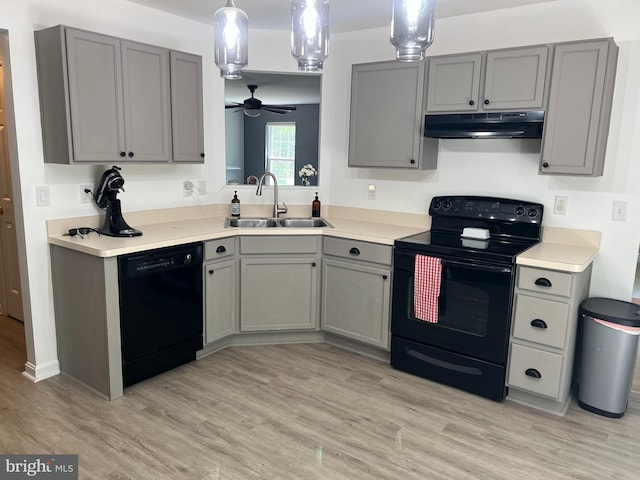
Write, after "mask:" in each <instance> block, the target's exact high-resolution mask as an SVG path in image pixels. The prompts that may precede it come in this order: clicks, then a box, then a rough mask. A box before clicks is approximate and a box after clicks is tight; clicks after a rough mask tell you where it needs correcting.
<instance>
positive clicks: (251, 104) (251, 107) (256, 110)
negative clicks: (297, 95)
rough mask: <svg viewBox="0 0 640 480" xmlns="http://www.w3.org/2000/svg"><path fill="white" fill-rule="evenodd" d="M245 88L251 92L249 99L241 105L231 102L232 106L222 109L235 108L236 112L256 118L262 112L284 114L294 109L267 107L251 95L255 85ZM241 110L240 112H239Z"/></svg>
mask: <svg viewBox="0 0 640 480" xmlns="http://www.w3.org/2000/svg"><path fill="white" fill-rule="evenodd" d="M247 88H248V89H249V91H250V92H251V98H247V99H245V100H244V102H242V103H238V102H233V103H234V105H225V106H224V108H237V109H238V110H237V111H238V112H239V111H242V112H244V114H245V115H246V116H247V117H257V116H259V115H260V114H261V113H262V110H265V111H267V112H272V113H279V114H284V113H287V112H292V111H294V110H295V109H296V107H295V105H267V104H264V103H262V102H261V101H260V100H258V99H257V98H255V97H254V96H253V94H254V93H255V91H256V89H257V88H258V86H257V85H247ZM240 109H241V110H240Z"/></svg>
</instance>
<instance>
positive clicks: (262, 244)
mask: <svg viewBox="0 0 640 480" xmlns="http://www.w3.org/2000/svg"><path fill="white" fill-rule="evenodd" d="M240 253H241V254H243V255H244V254H252V253H258V254H261V253H264V254H271V253H273V254H296V253H312V254H314V255H315V254H317V253H318V237H316V236H299V237H296V236H286V235H284V236H266V235H265V236H255V237H254V236H244V237H240Z"/></svg>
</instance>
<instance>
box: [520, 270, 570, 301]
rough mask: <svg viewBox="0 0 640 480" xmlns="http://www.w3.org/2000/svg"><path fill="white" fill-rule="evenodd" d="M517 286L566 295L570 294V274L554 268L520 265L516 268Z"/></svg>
mask: <svg viewBox="0 0 640 480" xmlns="http://www.w3.org/2000/svg"><path fill="white" fill-rule="evenodd" d="M518 288H523V289H525V290H531V291H534V292H542V293H549V294H551V295H560V296H563V297H568V296H570V294H571V274H570V273H564V272H556V271H554V270H543V269H539V268H529V267H520V268H519V270H518Z"/></svg>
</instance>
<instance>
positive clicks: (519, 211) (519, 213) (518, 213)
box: [516, 207, 524, 215]
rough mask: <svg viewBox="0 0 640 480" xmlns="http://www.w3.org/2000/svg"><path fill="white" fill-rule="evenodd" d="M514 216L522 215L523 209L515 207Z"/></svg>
mask: <svg viewBox="0 0 640 480" xmlns="http://www.w3.org/2000/svg"><path fill="white" fill-rule="evenodd" d="M516 215H524V207H516Z"/></svg>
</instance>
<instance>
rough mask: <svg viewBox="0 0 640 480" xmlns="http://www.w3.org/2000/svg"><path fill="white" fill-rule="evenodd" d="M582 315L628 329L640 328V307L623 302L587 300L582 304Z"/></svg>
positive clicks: (607, 299)
mask: <svg viewBox="0 0 640 480" xmlns="http://www.w3.org/2000/svg"><path fill="white" fill-rule="evenodd" d="M580 314H581V315H586V316H588V317H593V318H599V319H600V320H604V321H606V322H612V323H617V324H619V325H626V326H627V327H640V305H636V304H635V303H631V302H625V301H622V300H614V299H612V298H600V297H594V298H587V299H586V300H583V302H582V303H581V304H580Z"/></svg>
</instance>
